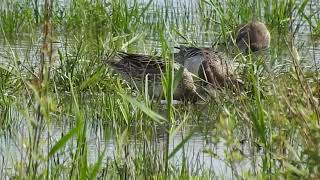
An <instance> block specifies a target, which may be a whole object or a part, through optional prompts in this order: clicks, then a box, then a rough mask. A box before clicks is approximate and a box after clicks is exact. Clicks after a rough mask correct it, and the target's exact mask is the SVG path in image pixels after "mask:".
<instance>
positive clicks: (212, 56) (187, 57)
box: [175, 46, 242, 87]
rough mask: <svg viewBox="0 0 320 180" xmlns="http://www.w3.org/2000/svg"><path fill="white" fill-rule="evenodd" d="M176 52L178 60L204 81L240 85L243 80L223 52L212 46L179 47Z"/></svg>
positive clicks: (219, 85) (220, 85)
mask: <svg viewBox="0 0 320 180" xmlns="http://www.w3.org/2000/svg"><path fill="white" fill-rule="evenodd" d="M179 49H180V51H179V52H178V53H176V54H175V59H176V61H177V62H179V63H180V64H182V65H183V66H184V67H185V68H186V69H188V70H189V71H190V72H192V73H193V74H195V75H197V76H199V77H200V78H202V79H203V80H204V82H206V83H209V84H211V85H213V86H215V87H225V86H229V87H230V86H234V85H235V86H238V85H241V84H242V81H241V80H240V79H239V78H238V76H237V75H236V73H235V71H234V69H233V67H232V66H231V64H230V62H229V61H227V60H226V57H224V56H223V54H222V53H221V52H217V51H214V50H213V49H212V48H195V47H185V46H181V47H179Z"/></svg>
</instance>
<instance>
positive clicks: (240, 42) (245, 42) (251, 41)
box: [234, 20, 271, 54]
mask: <svg viewBox="0 0 320 180" xmlns="http://www.w3.org/2000/svg"><path fill="white" fill-rule="evenodd" d="M234 40H235V44H236V45H237V47H238V48H239V50H240V52H242V53H244V54H249V53H250V51H251V52H257V51H262V50H265V49H268V48H269V47H270V41H271V36H270V32H269V30H268V28H267V26H266V25H265V24H264V23H263V22H261V21H258V20H254V21H251V22H248V23H244V24H241V25H239V26H238V27H237V28H236V30H235V31H234Z"/></svg>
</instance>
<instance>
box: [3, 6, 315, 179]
mask: <svg viewBox="0 0 320 180" xmlns="http://www.w3.org/2000/svg"><path fill="white" fill-rule="evenodd" d="M146 2H148V1H145V0H141V3H142V4H144V3H146ZM165 2H166V1H161V0H159V1H157V4H158V5H160V6H165V5H166V3H165ZM158 5H157V6H156V7H159V6H158ZM170 5H171V7H172V10H173V11H174V10H179V8H181V7H179V6H183V7H184V9H188V8H190V9H192V8H194V7H196V5H197V4H196V3H195V1H192V0H184V1H178V0H174V1H173V2H172V4H170ZM170 5H169V6H170ZM188 12H189V13H190V12H192V10H190V11H188ZM150 14H152V11H151V12H150ZM187 19H189V18H187ZM195 19H197V17H194V16H192V15H190V21H192V22H195V23H198V22H197V20H195ZM201 30H203V27H202V26H201V25H199V24H197V25H196V26H195V27H194V28H192V31H189V34H187V36H188V37H190V39H192V40H193V41H194V42H200V45H201V46H211V45H212V41H215V40H216V39H217V38H216V37H215V33H214V32H203V31H201ZM26 36H28V35H26ZM35 36H39V38H33V39H38V40H39V39H40V35H35ZM275 36H276V35H275ZM273 37H274V36H273ZM56 39H58V42H57V43H55V44H54V48H55V49H61V51H66V52H64V53H68V50H69V49H68V48H69V47H67V48H64V44H63V43H62V42H59V41H60V40H61V41H63V37H62V36H61V37H59V36H58V37H57V38H56ZM146 39H147V40H146V42H145V43H146V44H145V46H151V49H153V48H154V49H157V50H160V49H161V47H160V46H161V45H160V43H158V41H157V40H158V39H159V37H153V36H150V37H149V39H148V38H146ZM38 40H36V41H38ZM180 41H181V39H179V40H177V42H172V41H170V40H169V43H170V46H171V47H174V46H176V45H177V44H179V43H180ZM277 41H280V42H277ZM0 42H4V39H0ZM295 43H296V47H297V48H298V50H299V52H302V53H301V54H300V56H301V60H302V61H305V62H306V63H305V64H306V66H305V67H306V68H309V67H311V69H314V67H315V69H319V66H320V65H319V63H320V43H319V41H314V40H313V38H312V37H311V36H310V29H309V27H308V26H306V25H305V26H302V27H301V28H299V31H298V34H297V35H296V36H295ZM40 44H41V43H37V42H31V41H23V40H22V41H16V42H15V43H14V44H10V46H9V45H7V44H6V43H2V44H1V45H0V55H1V56H0V62H1V65H3V66H6V65H7V64H8V62H7V55H8V54H9V55H10V54H11V55H13V54H16V55H17V57H18V59H19V60H20V61H21V62H22V63H25V64H27V65H30V66H32V65H33V63H34V60H35V58H36V57H38V54H39V47H40V46H41V45H40ZM70 44H72V42H71V43H70ZM70 44H69V45H70ZM279 44H280V45H281V38H279V39H274V40H273V42H272V45H273V47H271V48H272V49H271V50H270V51H273V50H274V49H275V50H277V48H276V47H275V46H277V45H279ZM137 49H139V48H137ZM141 49H144V47H141ZM8 51H13V53H12V52H8ZM141 52H142V53H145V51H141ZM147 52H148V51H147ZM55 53H56V54H58V51H56V52H55ZM57 56H58V55H57ZM274 58H278V59H279V61H280V62H284V61H286V59H287V58H288V59H289V57H288V56H286V55H282V56H279V57H274ZM311 60H312V61H311ZM36 61H37V62H39V60H37V59H36ZM194 106H198V105H194ZM11 108H12V109H11ZM86 108H88V109H91V110H92V112H94V111H95V108H97V107H95V106H90V105H88V107H86ZM99 108H101V107H99ZM102 108H103V107H102ZM10 109H11V110H9V111H0V113H3V112H6V113H9V115H8V114H6V116H4V117H5V118H9V119H11V120H9V121H13V120H12V119H14V123H13V124H12V126H11V127H9V128H7V130H4V131H2V132H3V133H0V157H1V160H0V170H1V172H0V173H6V174H10V173H12V174H14V173H15V172H14V169H13V167H14V166H16V164H18V163H21V162H24V161H26V159H27V155H28V152H26V151H27V150H26V149H25V147H26V146H28V138H29V137H30V136H31V135H30V134H29V133H30V128H31V126H32V125H31V124H29V123H30V122H28V120H26V119H25V118H24V117H22V116H20V113H21V112H17V111H16V110H15V108H14V107H10ZM97 111H98V110H97ZM92 112H90V113H87V114H86V117H90V116H92V119H90V120H89V121H88V122H91V123H89V124H86V129H87V131H86V142H87V144H88V161H89V163H94V162H96V161H98V157H99V155H100V154H101V153H102V152H103V149H104V148H105V147H106V152H105V156H104V158H103V163H106V164H107V163H108V160H109V159H111V160H115V159H117V158H118V157H119V156H125V157H126V158H127V159H128V163H130V161H129V160H133V159H135V158H137V157H135V156H136V155H137V154H139V153H137V152H144V151H149V152H148V153H151V154H152V153H156V154H153V155H154V156H155V157H157V158H158V159H156V160H155V161H161V160H162V159H163V157H162V156H163V149H165V147H164V146H165V143H166V142H167V138H169V137H168V134H167V133H165V132H163V131H164V130H163V129H164V128H154V127H144V128H145V129H152V130H151V135H150V136H151V137H144V138H145V139H144V138H141V137H137V136H139V135H138V134H140V133H141V129H140V128H141V127H140V125H130V128H129V129H130V130H128V128H123V127H121V128H120V129H117V128H115V127H117V126H118V125H117V124H114V123H111V124H107V125H106V124H105V123H103V122H105V121H107V120H104V119H101V118H99V117H97V118H95V116H96V115H97V114H95V113H92ZM98 114H99V113H98ZM206 115H207V114H205V113H203V114H202V117H201V118H202V119H203V118H204V117H206ZM212 119H218V117H210V118H208V120H212ZM180 121H183V120H180ZM206 123H207V122H206V121H203V122H201V121H200V122H199V121H196V122H193V123H188V124H186V125H184V126H183V128H181V129H179V131H178V132H176V133H175V134H174V135H173V137H170V138H171V141H170V144H169V150H170V151H173V150H174V149H175V147H176V146H177V145H179V143H180V142H182V141H183V139H184V138H185V137H186V136H188V135H189V134H192V136H191V137H190V138H189V139H188V141H187V142H186V143H185V144H183V147H182V148H181V149H180V150H179V151H178V152H177V153H176V154H175V155H174V157H173V158H172V159H171V161H170V162H171V163H172V166H173V167H175V168H183V167H182V166H183V164H184V163H183V161H186V164H187V166H189V168H188V170H189V171H191V174H195V175H198V174H203V173H205V172H209V173H212V174H213V176H215V177H217V178H225V179H232V178H234V177H237V174H242V173H245V172H248V171H251V172H253V174H255V171H256V170H257V169H259V168H261V166H262V165H261V156H263V154H264V152H263V150H262V149H260V148H259V146H258V145H256V144H255V140H251V139H247V138H245V137H246V135H244V138H241V132H239V137H238V138H239V140H241V142H238V144H237V145H238V146H236V147H234V148H235V149H230V147H229V146H227V145H226V144H227V143H228V142H227V141H226V140H224V139H220V138H219V135H220V134H216V133H215V128H219V127H215V126H212V124H210V125H211V126H212V127H211V126H207V127H210V128H208V129H206V128H205V127H206V125H207V124H206ZM73 126H74V124H73V123H72V122H70V121H68V120H67V119H66V120H64V121H62V122H49V123H48V124H46V127H45V129H44V131H43V132H42V135H41V139H40V141H41V143H40V144H43V148H42V149H41V151H43V152H44V153H45V152H47V151H48V148H47V147H48V146H49V147H52V145H48V146H46V145H45V144H46V143H48V141H50V142H51V143H52V144H54V142H56V141H58V140H59V139H60V138H61V137H62V135H63V134H65V133H67V132H68V131H69V130H70V129H71V128H72V127H73ZM115 129H117V130H115ZM132 129H133V130H132ZM194 129H199V130H197V131H195V132H193V131H194ZM203 129H206V130H203ZM244 131H245V130H244ZM247 133H248V132H247ZM106 134H111V135H110V138H106V136H108V135H106ZM146 134H147V133H146ZM248 134H250V132H249V133H248ZM48 136H49V137H48ZM122 136H123V137H126V138H124V139H125V140H124V141H126V142H125V143H124V144H125V145H121V146H118V141H119V139H116V138H121V137H122ZM144 136H147V135H145V134H144ZM122 140H123V139H122ZM215 141H216V142H215ZM75 144H76V140H75V138H74V139H73V141H71V142H69V143H68V144H67V146H66V149H72V148H73V147H75V146H76V145H75ZM239 147H240V149H239ZM121 148H126V149H128V150H127V151H128V152H127V153H128V154H126V155H123V154H117V151H119V149H121ZM252 149H255V150H256V151H255V152H252ZM67 151H68V150H67ZM231 152H233V153H234V152H236V153H239V154H242V155H243V156H244V157H246V158H244V159H241V158H240V159H239V160H235V161H236V163H235V164H233V162H230V164H229V163H228V162H229V160H228V158H230V157H228V155H229V154H230V153H231ZM260 155H261V156H260ZM59 156H60V157H59V158H58V159H59V161H68V160H70V157H69V156H68V155H65V154H61V155H59ZM25 163H26V162H25ZM131 163H132V162H131ZM159 166H160V165H159Z"/></svg>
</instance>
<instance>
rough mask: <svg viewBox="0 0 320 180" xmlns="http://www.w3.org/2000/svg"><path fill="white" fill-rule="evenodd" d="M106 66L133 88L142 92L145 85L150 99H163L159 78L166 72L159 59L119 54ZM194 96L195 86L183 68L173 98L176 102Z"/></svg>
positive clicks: (163, 64)
mask: <svg viewBox="0 0 320 180" xmlns="http://www.w3.org/2000/svg"><path fill="white" fill-rule="evenodd" d="M107 64H109V65H110V66H111V67H112V69H114V70H115V71H116V72H118V73H119V74H120V75H121V76H122V77H123V78H124V79H125V80H126V81H128V82H129V83H130V84H131V85H132V86H133V87H134V88H136V89H138V90H141V91H142V90H144V89H145V86H146V85H147V86H148V94H149V96H151V97H152V98H161V97H163V95H164V92H163V86H162V82H161V76H162V74H163V73H165V72H166V62H165V61H163V60H162V58H161V57H159V56H149V55H142V54H129V53H124V52H121V53H118V54H117V55H116V57H115V58H113V59H112V60H111V61H107ZM174 68H175V70H179V68H183V67H182V66H181V65H179V64H176V63H175V64H174ZM196 96H197V92H196V86H195V85H194V83H193V78H192V74H191V73H190V72H189V71H188V70H187V69H185V68H183V72H182V75H181V80H180V82H179V83H178V86H177V88H176V90H175V92H174V93H173V97H174V99H177V100H183V99H186V100H187V99H193V98H195V97H196Z"/></svg>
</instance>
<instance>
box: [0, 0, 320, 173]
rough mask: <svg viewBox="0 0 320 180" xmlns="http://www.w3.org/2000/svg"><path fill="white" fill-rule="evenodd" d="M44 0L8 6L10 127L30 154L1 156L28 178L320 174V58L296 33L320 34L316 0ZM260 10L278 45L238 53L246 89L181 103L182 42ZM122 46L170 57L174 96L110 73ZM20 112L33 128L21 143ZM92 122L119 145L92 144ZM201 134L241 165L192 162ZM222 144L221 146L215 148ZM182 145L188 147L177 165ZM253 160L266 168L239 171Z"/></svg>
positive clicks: (2, 122)
mask: <svg viewBox="0 0 320 180" xmlns="http://www.w3.org/2000/svg"><path fill="white" fill-rule="evenodd" d="M45 2H46V3H45V4H42V3H40V2H39V1H29V0H22V1H15V2H11V1H4V2H3V4H1V5H3V6H1V7H0V35H1V37H3V38H1V39H0V42H1V43H2V44H1V45H0V47H1V48H2V49H1V50H0V58H1V61H0V62H1V64H0V82H1V83H0V118H1V119H0V136H1V138H2V137H5V138H6V139H10V140H12V141H13V142H14V143H15V144H16V146H17V147H18V148H19V149H21V152H23V153H22V154H18V156H19V157H20V156H21V157H22V158H23V160H18V159H14V162H13V164H12V165H11V166H10V167H9V165H5V163H2V162H0V164H1V163H2V164H1V165H0V168H1V169H0V173H1V174H4V175H5V176H7V177H12V178H19V179H20V178H21V179H29V178H37V179H45V178H55V179H56V178H72V179H86V178H88V179H94V178H97V177H103V178H110V179H111V178H120V179H122V178H134V177H136V178H145V179H149V178H150V179H177V178H181V179H189V178H190V179H212V178H219V175H220V174H224V175H225V176H226V178H228V177H229V176H234V177H237V178H244V179H247V178H261V179H270V178H274V179H278V178H292V179H295V178H299V179H307V178H319V177H320V174H319V168H320V166H319V163H318V162H319V160H320V156H319V154H320V152H319V149H320V148H319V146H320V129H319V119H320V117H319V116H320V114H319V113H320V108H319V107H320V104H319V101H320V94H319V91H320V85H319V79H320V76H319V73H318V72H317V71H314V70H312V69H308V68H306V65H310V64H311V65H314V64H313V63H314V61H313V60H312V59H305V57H304V54H305V53H306V52H305V51H306V50H305V49H299V50H297V48H296V46H299V45H300V44H299V42H296V44H294V42H292V41H291V40H292V38H291V37H290V36H291V35H294V36H296V35H297V32H299V29H300V28H301V27H302V25H303V24H304V25H306V26H309V27H311V28H310V29H311V32H309V33H310V34H313V35H318V34H319V31H318V29H319V28H318V27H319V22H318V21H317V18H316V17H317V15H316V12H313V11H312V9H311V8H309V3H313V1H311V0H310V1H302V2H301V3H297V2H295V1H292V0H282V1H262V0H259V1H242V0H237V1H227V2H221V1H216V0H207V1H205V0H200V3H199V6H190V7H185V6H183V3H181V2H179V3H178V5H179V6H180V7H179V8H172V7H171V5H170V3H167V4H166V5H165V6H161V5H159V4H158V3H155V2H153V1H150V2H149V3H146V4H144V5H141V4H139V2H138V1H132V4H131V5H129V4H128V3H127V1H125V0H111V1H108V2H105V1H100V0H96V1H93V2H91V1H87V0H80V1H75V0H72V1H70V4H68V5H67V6H64V5H62V4H58V3H53V4H52V8H50V7H51V6H50V1H45ZM30 4H31V5H30ZM239 4H240V5H239ZM252 9H254V11H252ZM189 15H190V16H189ZM254 18H258V19H260V20H263V21H265V22H266V23H267V25H268V28H269V29H270V30H271V34H272V47H271V49H270V55H269V57H267V58H269V60H268V62H265V61H263V60H257V57H255V56H237V57H236V58H235V59H234V60H235V61H237V62H239V63H241V67H240V68H239V69H238V71H239V73H240V74H241V75H242V78H243V80H244V81H245V82H246V84H245V91H241V92H239V93H235V92H231V91H228V90H219V91H215V92H213V93H212V94H211V95H212V96H210V97H208V100H207V101H206V102H202V103H201V104H191V103H183V104H179V105H174V104H173V92H174V89H175V88H176V85H177V81H178V80H179V79H180V76H181V74H180V73H179V71H174V68H173V64H172V63H173V62H174V59H173V57H172V52H173V48H172V47H173V46H177V45H179V44H182V43H187V44H196V45H198V46H203V45H205V46H213V45H216V44H218V43H216V42H219V43H225V42H226V41H227V40H228V39H229V38H230V34H231V31H232V30H233V29H234V28H235V27H236V26H237V25H239V24H241V23H243V22H247V21H250V20H252V19H254ZM44 22H47V24H46V25H45V24H44ZM296 22H298V23H297V26H292V25H293V24H295V23H296ZM301 22H304V23H301ZM57 41H59V42H61V44H59V45H58V46H56V44H55V43H54V42H57ZM152 43H153V44H152ZM21 44H22V45H23V46H22V47H23V48H22V49H21V48H17V47H19V46H20V45H21ZM118 50H119V51H127V52H139V53H144V54H160V55H161V56H162V57H163V58H164V59H167V61H168V66H167V67H166V72H167V73H165V74H163V76H162V82H163V89H164V92H165V99H166V100H167V104H166V105H161V104H159V102H156V101H152V100H150V99H149V98H147V97H146V96H144V94H143V92H142V93H141V94H139V93H137V92H134V91H133V90H132V89H131V88H130V87H129V85H127V83H126V82H124V81H123V80H122V79H121V77H119V76H117V75H115V74H114V73H112V71H111V70H110V69H109V67H107V65H106V64H105V62H104V60H106V57H108V56H111V55H112V54H113V53H114V52H115V51H118ZM307 52H308V51H307ZM301 57H303V58H304V59H303V60H304V61H307V63H304V61H302V59H301ZM306 57H313V54H311V55H310V56H306ZM268 68H269V69H268ZM243 72H244V73H243ZM134 94H137V96H132V95H134ZM21 122H24V124H25V126H24V129H25V131H26V134H24V136H23V138H22V140H21V141H19V140H18V138H17V137H19V135H21V132H20V131H19V129H20V128H19V124H20V123H21ZM57 124H60V125H61V124H62V127H63V128H62V129H63V130H62V131H61V134H59V135H58V136H56V135H54V134H55V131H54V130H52V129H51V127H54V126H56V125H57ZM89 126H93V127H96V128H97V129H96V131H95V132H94V133H98V128H101V129H102V130H103V133H102V136H101V138H102V139H100V140H101V141H103V142H109V140H110V139H111V140H113V141H112V142H113V145H114V146H115V147H116V148H115V149H114V150H113V151H110V150H109V149H108V148H107V147H106V146H105V145H106V144H104V145H101V147H100V146H99V148H98V147H90V146H89V145H90V139H91V136H89V134H90V133H91V132H90V131H91V129H89V128H88V127H89ZM93 129H94V128H93ZM159 134H161V135H160V136H162V138H159ZM179 134H183V136H181V137H182V138H181V139H180V140H179V142H176V141H177V140H176V139H175V136H176V135H179ZM196 134H202V135H203V141H204V142H205V143H206V148H205V154H206V155H207V156H209V157H212V158H213V159H219V160H221V161H222V162H224V163H225V164H227V166H228V167H229V168H230V169H231V170H230V171H231V172H232V174H231V175H229V174H225V172H218V170H216V169H214V170H213V169H209V168H208V167H205V166H204V165H202V166H201V165H200V166H201V167H200V168H199V167H197V168H196V167H193V166H190V165H189V164H188V158H190V157H187V155H186V154H187V153H186V152H187V150H186V146H184V145H186V144H187V143H189V142H192V137H194V136H195V135H196ZM155 139H157V140H158V141H159V139H160V140H161V142H162V143H163V145H162V146H160V145H159V144H157V143H155ZM173 142H175V143H174V145H173V147H171V145H172V144H173ZM243 142H245V145H246V149H245V150H246V151H248V153H247V154H245V153H243V151H242V150H241V149H243ZM0 143H2V141H0ZM221 144H222V145H223V148H224V149H223V152H222V155H221V154H219V153H217V152H216V151H215V149H214V148H212V146H209V145H213V146H214V147H218V146H221ZM0 147H1V145H0ZM92 148H96V149H97V151H96V152H97V153H96V154H92V152H91V150H92ZM15 153H16V152H9V154H8V156H6V157H12V156H13V157H16V156H17V154H15ZM179 153H182V154H183V155H184V156H182V158H181V159H179V163H180V164H179V166H177V165H176V163H175V162H174V161H175V157H176V156H177V155H178V154H179ZM1 155H2V154H1ZM2 156H3V155H2ZM91 156H94V157H96V158H95V160H94V162H92V159H91ZM194 156H196V155H194ZM109 157H112V158H109ZM246 160H247V161H249V164H253V165H255V164H259V166H258V167H257V168H256V169H255V171H253V170H252V169H251V170H248V169H245V168H244V170H242V171H238V170H237V168H236V167H237V166H238V165H239V163H243V162H244V161H246ZM8 161H9V160H8ZM198 161H199V162H198ZM195 163H201V162H200V160H195ZM198 168H199V169H198ZM220 178H221V177H220Z"/></svg>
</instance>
